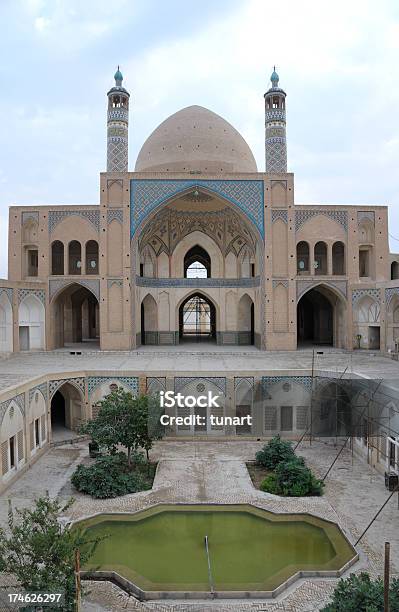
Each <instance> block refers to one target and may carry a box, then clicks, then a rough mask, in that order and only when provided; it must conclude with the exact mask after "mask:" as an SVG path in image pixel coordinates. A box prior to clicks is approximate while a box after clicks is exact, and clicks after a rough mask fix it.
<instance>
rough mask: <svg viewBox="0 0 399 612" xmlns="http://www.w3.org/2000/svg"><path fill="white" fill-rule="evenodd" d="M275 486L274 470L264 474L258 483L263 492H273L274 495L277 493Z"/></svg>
mask: <svg viewBox="0 0 399 612" xmlns="http://www.w3.org/2000/svg"><path fill="white" fill-rule="evenodd" d="M276 488H277V483H276V474H275V473H274V472H273V473H272V474H269V475H268V476H266V478H265V479H264V480H262V482H261V484H260V490H261V491H265V493H274V495H277V490H276Z"/></svg>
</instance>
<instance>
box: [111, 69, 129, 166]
mask: <svg viewBox="0 0 399 612" xmlns="http://www.w3.org/2000/svg"><path fill="white" fill-rule="evenodd" d="M114 79H115V86H114V87H112V88H111V89H110V90H109V92H108V94H107V96H108V114H107V172H127V170H128V133H129V97H130V94H129V92H128V91H127V90H126V89H125V88H124V87H122V81H123V76H122V73H121V71H120V70H119V66H118V70H117V71H116V72H115V75H114Z"/></svg>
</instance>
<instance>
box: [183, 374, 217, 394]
mask: <svg viewBox="0 0 399 612" xmlns="http://www.w3.org/2000/svg"><path fill="white" fill-rule="evenodd" d="M202 380H205V381H207V382H209V383H211V384H212V385H215V387H217V388H218V389H220V391H221V392H222V393H226V379H225V378H224V377H223V378H222V377H212V378H211V377H205V376H181V377H176V378H175V393H179V392H180V391H181V390H182V389H184V387H185V386H186V385H188V384H190V383H192V382H196V381H198V383H200V382H201V381H202Z"/></svg>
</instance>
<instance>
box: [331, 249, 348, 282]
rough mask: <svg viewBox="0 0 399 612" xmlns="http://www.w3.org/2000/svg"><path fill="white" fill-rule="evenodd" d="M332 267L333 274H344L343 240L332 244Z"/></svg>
mask: <svg viewBox="0 0 399 612" xmlns="http://www.w3.org/2000/svg"><path fill="white" fill-rule="evenodd" d="M332 268H333V269H332V273H333V274H341V275H342V274H345V245H344V243H343V242H334V244H333V248H332Z"/></svg>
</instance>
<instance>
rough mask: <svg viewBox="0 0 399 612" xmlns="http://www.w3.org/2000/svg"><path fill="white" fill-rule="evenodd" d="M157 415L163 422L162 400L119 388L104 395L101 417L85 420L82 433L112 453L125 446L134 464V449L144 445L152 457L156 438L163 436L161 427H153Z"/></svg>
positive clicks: (128, 458) (99, 415)
mask: <svg viewBox="0 0 399 612" xmlns="http://www.w3.org/2000/svg"><path fill="white" fill-rule="evenodd" d="M154 414H157V415H158V425H159V415H160V408H159V399H157V398H156V397H155V396H147V395H140V396H139V397H133V395H132V394H131V393H130V392H128V391H124V390H123V389H122V388H121V387H119V388H118V389H116V390H115V391H112V393H110V394H109V395H107V396H106V397H104V399H103V400H102V401H101V402H100V410H99V413H98V416H97V417H96V418H95V419H93V420H91V421H88V422H87V423H85V424H84V425H83V427H82V428H81V432H82V433H84V434H88V435H90V436H91V438H92V440H93V441H95V442H97V443H98V444H99V446H100V447H101V446H102V447H105V448H106V449H107V450H108V452H109V453H111V454H115V453H116V452H117V449H118V446H122V447H123V448H125V449H126V451H127V460H128V466H129V467H131V465H132V461H131V458H132V451H133V450H137V449H138V448H140V447H141V448H144V449H145V451H146V454H147V459H148V456H149V455H148V453H149V450H150V449H151V448H152V443H153V440H154V438H158V437H160V432H159V435H158V432H157V429H156V428H154V427H150V423H153V421H154ZM150 417H151V418H150ZM158 431H159V427H158Z"/></svg>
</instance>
